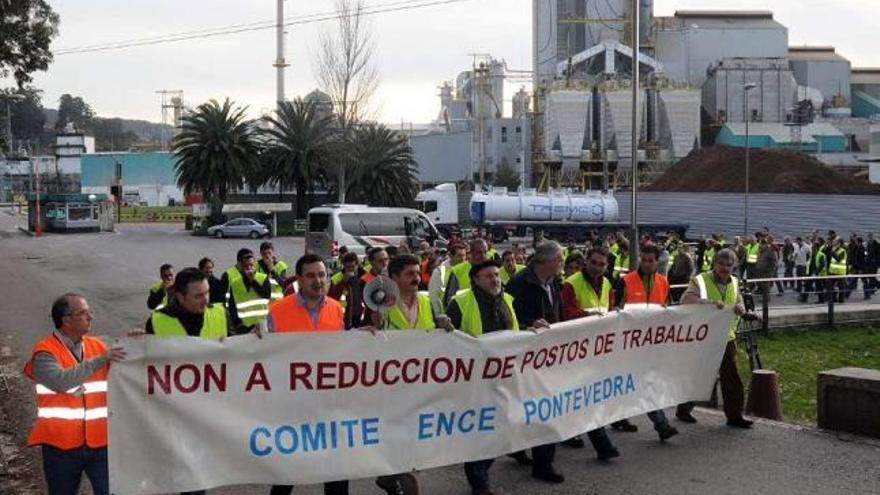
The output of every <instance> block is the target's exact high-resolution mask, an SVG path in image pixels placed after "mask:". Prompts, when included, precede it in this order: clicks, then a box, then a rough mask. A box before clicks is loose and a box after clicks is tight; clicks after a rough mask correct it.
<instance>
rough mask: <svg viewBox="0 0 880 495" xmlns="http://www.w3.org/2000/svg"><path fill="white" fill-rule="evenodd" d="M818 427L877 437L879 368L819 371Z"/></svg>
mask: <svg viewBox="0 0 880 495" xmlns="http://www.w3.org/2000/svg"><path fill="white" fill-rule="evenodd" d="M816 399H817V407H818V413H819V427H820V428H825V429H828V430H836V431H846V432H849V433H857V434H861V435H867V436H871V437H874V438H880V371H878V370H870V369H864V368H838V369H835V370H829V371H823V372H821V373H819V379H818V381H817V385H816Z"/></svg>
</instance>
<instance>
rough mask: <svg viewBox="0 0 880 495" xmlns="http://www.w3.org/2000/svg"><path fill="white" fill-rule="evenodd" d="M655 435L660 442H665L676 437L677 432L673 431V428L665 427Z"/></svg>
mask: <svg viewBox="0 0 880 495" xmlns="http://www.w3.org/2000/svg"><path fill="white" fill-rule="evenodd" d="M657 435H658V436H659V437H660V441H661V442H665V441H666V440H668V439H670V438H672V437H674V436H675V435H678V430H677V429H675V427H674V426H669V425H666V426H664V427H663V428H659V429H658V430H657Z"/></svg>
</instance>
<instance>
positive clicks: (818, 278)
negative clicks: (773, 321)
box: [669, 273, 880, 332]
mask: <svg viewBox="0 0 880 495" xmlns="http://www.w3.org/2000/svg"><path fill="white" fill-rule="evenodd" d="M878 278H880V273H874V274H871V273H867V274H851V275H813V276H800V277H799V276H793V277H771V278H755V279H741V282H742V283H741V285H740V291H741V292H742V293H743V294H744V295H748V296H749V297H760V300H761V316H760V321H761V331H762V332H767V331H768V330H769V321H770V300H771V299H772V297H771V296H772V292H773V288H774V287H775V286H777V284H778V283H785V282H806V283H805V284H804V285H803V286H802V290H800V291H797V289H795V291H796V294H798V295H799V296H800V297H803V296H804V295H806V296H807V297H808V298H809V296H812V295H818V294H821V295H822V296H823V298H824V303H825V304H827V306H828V313H827V320H826V323H827V324H828V325H834V308H835V306H836V305H838V304H845V303H839V302H837V301H836V299H837V298H838V297H839V296H841V295H842V294H843V293H845V292H855V291H856V290H857V289H858V285H856V286H853V287H848V286H844V284H845V283H844V282H843V281H845V280H853V279H855V280H862V284H863V285H862V289H861V290H864V291H866V292H880V280H878ZM869 280H873V287H871V288H868V287H866V286H865V284H866V283H868V282H869ZM817 282H820V283H818V284H817ZM688 285H689V284H675V285H670V286H669V288H670V289H684V288H687V287H688ZM820 285H821V286H822V287H821V290H813V289H815V288H816V287H817V286H820ZM808 288H809V289H810V290H808ZM671 304H679V302H678V301H673V302H672V303H671ZM801 304H807V303H806V302H805V301H804V302H801ZM777 307H778V308H791V307H800V305H798V306H791V305H788V306H777ZM878 307H880V304H878Z"/></svg>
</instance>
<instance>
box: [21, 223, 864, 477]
mask: <svg viewBox="0 0 880 495" xmlns="http://www.w3.org/2000/svg"><path fill="white" fill-rule="evenodd" d="M639 243H640V246H639V250H638V251H639V254H638V256H639V258H638V260H637V263H635V264H634V266H636V269H634V270H630V249H629V244H628V242H627V240H626V239H625V237H624V236H623V235H622V234H618V235H614V234H609V235H606V236H599V235H598V234H594V235H592V236H591V239H590V240H589V241H588V242H587V243H586V245H584V246H575V245H574V243H565V245H562V244H560V243H558V242H556V241H552V240H544V239H541V238H536V239H535V241H534V243H533V245H532V246H530V247H529V248H528V249H526V247H525V246H522V245H519V244H516V243H513V244H512V246H511V247H510V249H509V250H505V251H502V252H499V251H498V250H497V249H496V248H495V246H494V245H493V243H492V241H491V239H484V238H480V237H477V238H473V239H471V240H469V241H467V242H463V241H460V242H454V243H453V244H451V245H450V246H449V247H448V248H434V247H432V246H430V245H429V244H428V243H426V242H423V243H422V244H421V245H420V246H418V248H417V249H415V250H413V251H414V252H410V249H408V248H407V247H406V246H386V247H373V248H370V249H368V250H367V251H366V255H365V256H364V257H363V258H361V257H359V256H358V255H356V254H355V253H353V252H349V251H347V250H346V249H345V248H344V247H343V248H341V249H340V252H339V256H338V258H337V259H336V260H334V262H333V263H327V262H326V260H324V259H322V258H321V257H319V256H317V255H314V254H309V253H307V254H305V255H303V256H302V257H300V258H299V259H298V260H297V261H296V263H295V264H294V265H293V266H292V267H291V265H288V264H287V263H286V262H285V261H283V260H282V259H280V257H279V256H278V255H277V253H276V252H275V249H274V246H273V245H272V243H271V242H263V243H262V244H261V245H260V248H259V252H258V253H254V252H252V251H251V250H250V249H247V248H243V249H240V250H239V251H238V252H237V254H236V263H235V265H233V266H231V267H229V268H227V269H226V270H225V271H224V272H223V273H222V274H221V275H220V276H219V277H218V276H217V274H216V271H215V265H214V262H213V261H212V260H211V259H209V258H203V259H201V260H199V262H198V265H197V266H196V267H190V268H184V269H182V270H180V271H177V272H175V268H174V267H173V266H171V265H169V264H166V265H162V266H161V267H160V270H159V275H160V280H159V281H158V282H156V283H155V284H154V285H153V286H151V287H150V288H149V294H148V297H147V307H148V309H149V310H150V315H149V317H148V318H147V319H146V321H145V325H144V333H147V334H154V335H156V336H161V337H183V336H190V337H201V338H205V339H224V338H227V337H230V336H235V335H241V334H248V333H254V334H256V335H258V336H262V335H263V334H264V333H265V332H277V333H283V332H338V331H345V330H368V331H370V332H373V333H375V332H376V331H377V330H408V329H418V330H433V329H443V331H452V330H458V331H461V332H465V333H467V334H470V335H472V336H474V337H480V336H482V335H484V334H488V333H491V332H496V331H502V330H525V331H534V332H540V331H545V330H547V329H548V328H550V325H552V324H553V323H556V322H560V321H565V320H572V319H577V318H585V317H591V316H595V315H602V314H605V313H607V312H608V311H612V310H615V309H622V308H624V307H625V306H626V305H632V304H658V305H666V304H670V303H682V304H692V303H700V302H707V301H711V302H714V303H715V304H716V305H717V307H718V308H719V310H724V311H733V312H735V313H736V314H737V315H742V314H743V313H744V312H745V308H744V305H743V298H742V295H741V290H740V287H741V280H743V282H742V283H745V280H748V279H752V280H754V279H757V278H761V277H773V276H774V275H775V273H776V270H777V264H778V262H779V259H780V256H781V259H782V260H783V263H785V268H786V273H788V271H789V270H788V268H789V263H790V262H791V265H792V273H794V274H796V275H808V274H816V275H826V274H827V275H844V274H846V273H848V270H850V269H853V270H865V271H863V272H860V273H866V274H868V273H870V274H873V273H875V272H876V266H877V265H876V263H877V259H878V258H877V242H876V241H875V240H874V239H873V238H872V237H869V241H868V242H867V243H865V242H863V241H862V240H861V239H860V238H855V239H853V240H852V241H851V242H850V243H849V245H847V244H846V243H845V242H844V241H843V240H842V239H840V238H838V237H837V236H835V235H833V233H829V235H828V236H827V237H825V238H823V237H820V236H818V235H811V236H809V237H806V236H805V237H804V238H801V237H798V238H797V239H796V240H795V241H794V242H790V241H789V240H788V239H786V240H785V242H784V243H783V244H782V247H781V249H780V248H779V247H778V246H777V244H776V243H775V242H774V240H773V237H772V236H771V235H770V234H769V233H767V232H758V233H756V235H755V236H753V237H752V236H750V237H746V238H742V239H740V238H735V239H734V240H733V242H732V243H731V244H729V245H728V244H727V243H726V242H725V239H724V237H723V236H712V237H711V238H707V239H704V238H701V239H699V240H698V242H697V243H696V244H695V245H694V244H692V243H684V242H682V241H680V240H678V239H676V238H675V236H668V237H667V238H666V239H664V240H662V241H660V240H657V239H654V238H652V237H651V236H644V237H642V239H640V241H639ZM853 248H855V250H856V251H859V252H858V253H854V252H853ZM780 252H781V255H780ZM868 259H869V260H870V261H866V260H868ZM870 263H873V265H871V264H870ZM328 265H329V266H328ZM333 266H335V268H336V271H332V270H331V267H333ZM872 266H873V269H872V268H871V267H872ZM872 270H873V271H872ZM380 276H381V277H388V278H389V279H390V280H391V281H392V282H393V283H394V284H396V285H397V287H398V289H399V295H398V297H397V299H396V300H395V301H394V302H393V305H392V306H391V307H390V308H389V309H388V311H387V313H386V314H384V315H379V314H377V313H376V312H375V311H372V310H371V309H370V308H368V307H367V306H366V305H365V304H364V301H363V292H364V288H365V287H366V285H367V284H368V283H369V282H370V281H371V280H373V279H375V278H376V277H380ZM835 282H837V281H835V280H831V283H835ZM824 283H825V281H824V280H823V281H816V282H814V283H810V282H805V283H800V282H798V283H797V284H792V285H787V284H784V283H780V284H777V288H778V290H779V291H780V292H782V291H784V290H785V289H786V288H788V287H790V288H793V289H794V290H797V291H798V292H799V293H800V294H801V297H802V298H803V299H804V300H806V298H808V297H809V296H810V294H813V293H815V294H818V297H819V298H820V300H821V299H822V298H824V297H825V295H826V294H828V293H829V292H826V291H824V290H823V289H824V286H823V285H821V284H824ZM676 284H681V287H678V288H675V287H671V286H674V285H676ZM768 286H769V284H763V285H762V287H764V289H766V288H767V287H768ZM835 287H836V288H837V292H834V293H833V294H834V297H841V298H845V297H847V296H848V294H849V293H850V292H851V291H852V290H853V287H852V286H850V285H849V282H847V281H846V279H842V280H841V281H840V283H837V284H836V285H835ZM875 289H876V281H875V280H874V278H873V276H872V277H866V279H865V280H864V291H865V297H866V298H867V297H870V294H872V293H873V291H874V290H875ZM51 313H52V319H53V322H54V324H55V327H56V329H55V331H54V332H53V333H52V334H50V335H48V336H47V337H46V338H44V339H43V340H41V341H40V342H39V343H38V344H37V345H36V346H35V348H34V350H33V352H32V357H31V359H30V360H29V361H28V363H27V365H26V368H25V374H26V375H27V376H28V377H29V378H31V379H32V380H33V381H34V382H35V385H36V391H37V395H36V397H37V420H36V423H35V425H34V428H33V430H32V432H31V435H30V438H29V444H30V445H41V446H42V451H43V463H44V472H45V477H46V480H47V484H48V487H49V492H50V493H52V494H74V493H76V492H77V490H78V486H79V484H80V479H81V476H82V473H85V474H86V475H87V476H88V477H89V479H90V482H91V485H92V488H93V491H94V493H95V494H96V495H102V494H106V493H108V473H107V453H106V446H107V402H106V401H107V398H106V390H107V382H106V378H107V370H108V366H109V365H110V364H111V363H112V362H115V361H119V360H122V359H124V358H125V350H124V349H122V348H108V346H107V345H106V344H105V343H104V342H102V341H101V340H100V339H98V338H95V337H92V336H90V335H88V333H89V330H90V328H91V322H92V313H91V311H90V309H89V306H88V302H87V301H86V299H85V298H84V297H83V296H82V295H79V294H74V293H68V294H64V295H62V296H60V297H59V298H58V299H57V300H55V302H54V303H53V305H52V310H51ZM738 319H739V318H734V320H733V322H732V323H731V326H730V328H729V329H728V344H727V348H726V350H725V353H724V356H723V359H722V361H721V363H719V369H720V372H719V381H720V386H721V392H722V395H723V398H724V401H723V403H724V412H725V415H726V418H727V425H728V426H730V427H732V428H749V427H751V424H752V422H751V421H749V420H747V419H745V418H744V417H743V405H744V404H743V403H744V391H743V384H742V382H741V380H740V377H739V373H738V371H737V365H736V359H735V356H736V344H735V342H736V335H735V331H736V328H737V324H738ZM693 407H694V406H693V404H681V405H679V406H678V407H677V408H676V412H675V416H676V418H677V420H678V421H679V422H682V423H685V424H686V423H694V422H696V421H697V419H696V418H695V417H694V416H693V415H692V413H691V412H692V410H693ZM648 417H649V419H650V420H651V423H652V424H653V427H654V430H655V431H656V433H657V435H658V438H659V440H660V441H666V440H668V439H670V438H671V437H673V436H675V435H677V434H678V430H677V429H676V427H675V426H672V424H671V423H670V421H669V419H668V418H667V417H666V415H665V414H664V412H663V411H662V410H660V411H653V412H651V413H649V414H648ZM610 427H611V428H612V429H614V430H616V431H620V432H636V431H637V429H638V428H637V426H636V425H635V424H633V423H631V422H629V421H628V420H623V421H618V422H616V423H613V424H612V425H611V426H610ZM585 434H586V437H587V439H588V440H589V441H590V443H591V445H592V447H593V449H594V450H595V452H596V456H597V457H598V458H599V459H600V460H606V461H607V460H609V459H612V458H615V457H618V456H620V452H619V451H618V450H617V448H616V447H615V446H614V443H613V441H612V439H611V436H610V435H609V434H608V432H607V431H606V429H605V428H598V429H596V430H593V431H589V432H585ZM562 444H563V445H565V446H567V447H570V448H576V449H577V448H583V447H584V446H585V442H584V440H583V439H582V438H581V437H580V436H577V437H574V438H571V439H569V440H566V441H565V442H563V443H562ZM555 451H556V445H555V444H549V445H542V446H538V447H535V448H533V449H531V453H530V454H529V453H527V452H516V453H511V454H510V457H512V458H514V459H515V460H516V462H517V463H519V464H521V465H527V466H530V468H531V473H532V475H533V476H534V477H535V478H537V479H539V480H543V481H546V482H548V483H561V482H563V481H564V476H563V475H562V474H561V473H560V472H559V471H558V470H557V469H556V468H555V467H554V464H553V460H554V456H555ZM493 461H494V460H493V459H485V460H480V461H473V462H466V463H465V464H464V472H465V477H466V480H467V482H468V484H469V485H470V487H471V489H472V490H473V493H475V494H481V495H485V494H491V493H492V485H491V482H490V474H489V472H490V467H491V466H492V463H493ZM376 484H377V485H378V486H379V487H380V488H382V489H383V490H385V491H386V492H387V493H389V494H416V493H419V484H418V478H417V475H416V474H414V473H402V474H396V475H388V476H382V477H380V478H378V479H377V480H376ZM292 489H293V487H292V486H273V487H272V488H271V492H270V493H271V494H273V495H277V494H288V493H291V490H292ZM194 493H201V492H194ZM325 493H327V494H346V493H348V482H347V481H337V482H330V483H326V484H325Z"/></svg>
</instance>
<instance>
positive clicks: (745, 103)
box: [743, 82, 758, 236]
mask: <svg viewBox="0 0 880 495" xmlns="http://www.w3.org/2000/svg"><path fill="white" fill-rule="evenodd" d="M756 87H758V85H757V84H755V83H753V82H747V83H745V84H743V119H745V121H746V194H745V210H744V212H743V235H744V236H747V235H749V120H751V119H750V117H749V91H751V90H753V89H755V88H756Z"/></svg>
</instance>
